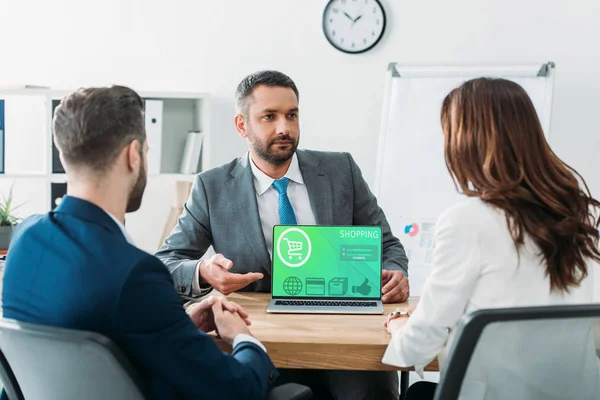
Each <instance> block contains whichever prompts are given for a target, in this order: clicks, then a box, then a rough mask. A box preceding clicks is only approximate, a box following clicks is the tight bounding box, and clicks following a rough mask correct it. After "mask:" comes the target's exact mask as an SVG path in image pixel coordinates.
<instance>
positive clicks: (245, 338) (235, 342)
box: [105, 211, 267, 353]
mask: <svg viewBox="0 0 600 400" xmlns="http://www.w3.org/2000/svg"><path fill="white" fill-rule="evenodd" d="M105 212H106V213H107V214H108V216H109V217H111V218H112V220H113V221H115V224H117V226H118V227H119V229H120V230H121V232H122V233H123V236H125V240H127V243H129V244H130V245H132V246H135V243H134V242H133V239H132V238H131V235H129V232H127V230H126V229H125V225H123V224H122V223H121V221H119V220H118V219H117V218H115V216H114V215H112V214H111V213H109V212H108V211H105ZM243 342H251V343H254V344H255V345H257V346H258V347H260V348H261V349H263V351H264V352H265V353H266V352H267V349H266V348H265V346H264V345H263V344H262V343H261V342H260V341H259V340H258V339H257V338H255V337H254V336H250V335H247V334H245V333H239V334H237V335H236V336H235V337H234V338H233V347H234V348H235V346H237V345H238V344H240V343H243Z"/></svg>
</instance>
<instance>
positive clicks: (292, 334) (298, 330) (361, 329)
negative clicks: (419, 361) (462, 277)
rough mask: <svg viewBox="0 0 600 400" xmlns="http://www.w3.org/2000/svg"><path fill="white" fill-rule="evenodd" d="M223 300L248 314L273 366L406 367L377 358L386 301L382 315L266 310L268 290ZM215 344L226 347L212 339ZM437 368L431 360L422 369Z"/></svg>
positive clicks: (383, 344) (384, 337) (384, 341)
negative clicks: (276, 312) (272, 312)
mask: <svg viewBox="0 0 600 400" xmlns="http://www.w3.org/2000/svg"><path fill="white" fill-rule="evenodd" d="M228 299H230V300H232V301H235V302H236V303H238V304H240V305H241V306H242V307H244V309H245V310H246V311H248V313H249V314H250V320H251V321H252V326H250V330H251V331H252V334H253V335H254V336H256V338H257V339H258V340H260V341H261V342H262V343H263V344H264V345H265V347H266V348H267V351H268V353H269V356H270V357H271V359H272V360H273V363H274V364H275V366H276V367H277V368H306V369H341V370H362V371H398V370H402V371H410V370H412V368H399V367H394V366H390V365H385V364H382V363H381V359H382V357H383V353H384V352H385V349H386V347H387V344H388V342H389V341H390V335H389V334H388V333H387V331H386V330H385V328H384V327H383V320H384V318H385V317H384V315H387V313H390V312H392V311H393V310H394V309H396V307H400V306H406V305H407V304H415V303H416V302H417V301H418V298H411V299H409V301H408V303H403V304H386V305H385V313H386V314H384V315H312V314H267V312H266V308H267V304H268V303H269V300H270V299H271V295H270V294H267V293H236V294H232V295H230V296H229V297H228ZM215 340H216V341H217V344H218V345H219V347H221V349H223V350H225V351H227V352H230V351H231V347H230V346H229V345H227V344H226V343H224V342H223V341H222V340H220V339H218V338H215ZM425 370H426V371H439V366H438V362H437V360H434V361H433V362H432V363H431V364H430V365H428V366H427V368H426V369H425Z"/></svg>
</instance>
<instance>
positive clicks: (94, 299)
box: [2, 197, 277, 399]
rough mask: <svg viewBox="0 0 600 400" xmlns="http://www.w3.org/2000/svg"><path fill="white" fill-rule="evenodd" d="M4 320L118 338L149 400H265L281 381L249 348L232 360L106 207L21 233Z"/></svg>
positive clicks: (6, 287)
mask: <svg viewBox="0 0 600 400" xmlns="http://www.w3.org/2000/svg"><path fill="white" fill-rule="evenodd" d="M2 302H3V316H4V317H5V318H12V319H16V320H20V321H24V322H31V323H36V324H43V325H51V326H57V327H63V328H71V329H80V330H89V331H94V332H98V333H100V334H103V335H105V336H107V337H109V338H110V339H112V340H113V341H114V342H116V344H117V345H118V346H119V347H120V348H121V350H123V351H124V352H125V354H126V355H127V356H128V357H129V359H130V361H131V362H132V363H133V365H134V366H135V367H136V368H137V370H138V372H139V373H140V375H141V376H142V379H143V380H144V382H145V384H146V385H147V390H148V392H149V393H150V395H151V397H152V398H161V399H166V398H168V399H173V398H175V399H177V398H179V399H189V398H202V399H258V398H264V396H265V394H266V392H267V389H268V387H269V385H270V383H272V381H273V380H274V379H275V377H276V375H277V373H276V370H275V368H274V367H273V364H272V363H271V361H270V359H269V357H268V356H267V355H266V354H265V353H264V352H263V350H262V349H261V348H260V347H259V346H256V345H255V344H253V343H248V342H242V343H240V344H239V345H238V346H236V348H235V349H234V350H233V353H232V355H228V354H226V353H223V352H221V351H220V350H219V348H218V347H217V345H216V344H215V343H214V341H213V340H212V338H211V337H209V336H208V335H207V334H205V333H204V332H202V331H200V330H198V329H197V328H196V327H195V326H194V324H193V323H192V321H191V320H190V318H189V317H188V316H187V314H186V313H185V311H184V309H183V307H182V302H181V300H180V298H179V296H178V295H177V293H176V292H175V290H174V288H173V281H172V279H171V276H170V274H169V271H168V270H167V268H166V267H165V266H164V265H163V264H162V263H161V262H160V261H159V260H158V259H157V258H155V257H154V256H152V255H150V254H147V253H145V252H143V251H141V250H139V249H137V248H136V247H135V246H132V245H131V244H129V243H128V242H127V240H126V239H125V237H124V235H123V233H122V232H121V230H120V228H119V226H118V225H117V224H116V223H115V221H114V220H113V219H112V218H111V217H110V216H109V215H108V214H107V213H106V212H104V211H103V210H102V209H101V208H99V207H97V206H96V205H94V204H92V203H90V202H87V201H84V200H81V199H78V198H74V197H65V199H64V200H63V202H62V204H61V205H60V206H59V207H58V208H57V209H56V210H55V211H54V212H50V213H49V214H47V215H43V216H34V217H30V218H28V219H26V220H25V221H24V222H22V223H21V224H20V225H19V226H18V228H17V229H16V231H15V234H14V236H13V240H12V243H11V246H10V252H9V256H8V257H7V262H6V270H5V273H4V280H3V293H2Z"/></svg>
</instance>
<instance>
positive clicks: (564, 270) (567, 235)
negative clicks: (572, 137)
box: [441, 78, 600, 292]
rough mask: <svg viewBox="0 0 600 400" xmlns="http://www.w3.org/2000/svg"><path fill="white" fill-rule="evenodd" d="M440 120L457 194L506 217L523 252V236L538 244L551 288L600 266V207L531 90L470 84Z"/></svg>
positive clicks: (498, 83)
mask: <svg viewBox="0 0 600 400" xmlns="http://www.w3.org/2000/svg"><path fill="white" fill-rule="evenodd" d="M441 120H442V127H443V130H444V134H445V135H444V152H445V157H446V165H447V167H448V170H449V172H450V174H451V175H452V178H453V180H454V183H455V185H457V188H458V186H460V188H461V189H462V192H463V193H464V194H466V195H467V196H472V197H479V198H481V200H483V201H484V202H486V203H488V204H491V205H493V206H495V207H497V208H499V209H501V210H503V211H504V212H505V214H506V219H507V223H508V226H509V229H510V231H511V234H512V236H513V240H514V242H515V246H516V247H517V249H518V248H519V246H521V245H523V243H524V233H527V234H528V235H529V236H530V237H531V238H532V239H533V241H534V242H535V243H536V244H537V246H538V247H539V249H540V250H541V252H540V255H541V256H542V257H543V258H544V260H545V262H546V274H547V276H549V277H550V289H551V290H560V291H565V292H568V291H569V288H571V287H576V286H578V285H579V284H580V283H581V281H582V280H583V279H584V278H585V277H586V276H587V274H588V269H587V266H586V261H588V260H587V259H593V260H596V261H600V251H599V250H598V238H599V233H598V225H599V223H600V219H597V214H595V212H597V211H598V207H600V203H599V202H598V201H597V200H596V199H594V198H593V197H592V196H591V194H590V191H589V189H588V187H587V185H586V183H585V180H584V179H583V178H582V177H581V176H580V175H579V174H578V173H577V171H575V170H574V169H573V168H571V167H569V166H568V165H566V164H565V163H564V162H562V161H561V160H560V159H559V158H558V157H557V156H556V154H554V152H553V151H552V150H551V149H550V146H549V145H548V142H547V141H546V138H545V137H544V132H543V130H542V126H541V124H540V121H539V119H538V116H537V114H536V111H535V108H534V106H533V103H532V102H531V99H530V98H529V96H528V95H527V93H526V92H525V90H524V89H523V88H522V87H521V86H519V85H518V84H516V83H514V82H512V81H509V80H505V79H489V78H479V79H473V80H470V81H468V82H466V83H464V84H463V85H461V86H460V87H458V88H457V89H454V90H453V91H452V92H450V94H448V96H447V97H446V98H445V99H444V102H443V106H442V112H441ZM578 178H579V179H580V181H581V185H582V186H583V188H584V189H585V190H582V187H580V183H579V181H578ZM469 184H470V185H472V187H469ZM595 215H596V217H595Z"/></svg>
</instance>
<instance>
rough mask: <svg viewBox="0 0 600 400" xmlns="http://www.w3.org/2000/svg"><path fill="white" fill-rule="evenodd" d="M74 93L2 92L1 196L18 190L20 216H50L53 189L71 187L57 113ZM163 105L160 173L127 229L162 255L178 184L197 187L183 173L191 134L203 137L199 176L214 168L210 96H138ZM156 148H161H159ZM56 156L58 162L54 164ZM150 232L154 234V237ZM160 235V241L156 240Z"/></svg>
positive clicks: (129, 218) (191, 177)
mask: <svg viewBox="0 0 600 400" xmlns="http://www.w3.org/2000/svg"><path fill="white" fill-rule="evenodd" d="M69 93H71V91H66V90H53V89H49V88H9V89H2V88H0V100H4V105H5V117H4V124H5V133H4V146H5V148H4V152H5V153H4V154H5V169H4V173H2V174H0V195H7V194H8V191H9V190H10V188H11V186H13V185H14V186H13V197H14V201H15V203H16V204H22V205H21V206H20V207H19V208H18V209H17V210H16V212H15V213H16V214H17V215H18V216H20V217H27V216H29V215H31V214H38V213H44V212H47V211H49V210H50V209H51V208H52V207H51V205H53V204H54V199H53V198H52V191H51V189H52V187H53V184H54V188H55V189H56V188H57V186H56V184H66V175H65V174H64V173H61V172H60V171H62V170H61V169H60V168H59V165H58V164H57V162H59V160H58V159H57V157H56V154H54V151H55V150H54V149H53V147H54V146H53V140H52V116H53V109H54V108H55V106H56V105H57V104H58V103H59V102H60V100H61V99H62V98H63V97H64V96H65V95H67V94H69ZM138 93H139V94H140V96H141V97H142V98H143V99H144V101H146V100H160V101H162V105H163V112H162V121H158V122H162V135H161V143H160V149H161V157H160V170H159V172H158V173H155V174H149V176H148V184H147V188H146V194H145V196H144V201H143V203H142V207H141V209H140V210H139V211H138V212H136V213H133V214H128V215H127V221H126V224H127V229H128V231H129V232H130V234H131V235H132V236H133V238H134V240H136V243H137V244H138V246H139V247H140V248H143V249H145V250H147V251H154V250H156V245H157V243H158V241H159V239H160V235H161V233H162V231H163V228H164V224H165V221H166V219H167V216H168V214H169V211H170V208H171V206H172V204H173V199H174V196H175V183H176V182H178V181H187V182H192V181H193V180H194V177H195V175H182V174H180V173H179V167H180V163H181V158H182V156H183V152H184V146H185V141H186V137H187V134H188V132H189V131H201V132H203V145H202V153H201V157H200V164H199V171H202V170H205V169H207V168H208V167H209V166H210V160H209V155H210V133H211V129H210V119H209V116H210V96H209V95H208V94H206V93H192V92H184V93H181V92H144V91H139V92H138ZM153 145H156V143H153ZM53 157H54V160H53ZM149 232H150V233H149ZM154 236H156V237H154Z"/></svg>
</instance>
